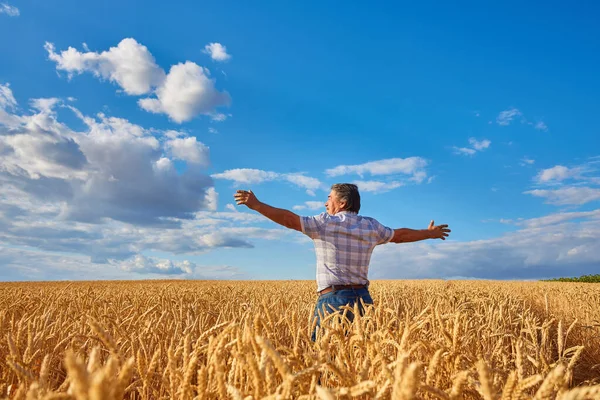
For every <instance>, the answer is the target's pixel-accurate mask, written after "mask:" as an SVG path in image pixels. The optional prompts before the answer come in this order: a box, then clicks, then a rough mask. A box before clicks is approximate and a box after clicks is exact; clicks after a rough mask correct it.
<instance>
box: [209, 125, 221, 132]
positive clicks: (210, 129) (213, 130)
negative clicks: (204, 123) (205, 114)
mask: <svg viewBox="0 0 600 400" xmlns="http://www.w3.org/2000/svg"><path fill="white" fill-rule="evenodd" d="M208 133H219V131H218V130H216V129H215V128H213V127H212V126H210V127H209V128H208Z"/></svg>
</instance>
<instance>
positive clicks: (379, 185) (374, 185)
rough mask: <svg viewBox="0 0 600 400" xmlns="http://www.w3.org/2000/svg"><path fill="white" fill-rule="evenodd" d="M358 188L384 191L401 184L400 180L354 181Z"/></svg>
mask: <svg viewBox="0 0 600 400" xmlns="http://www.w3.org/2000/svg"><path fill="white" fill-rule="evenodd" d="M354 184H356V185H357V186H358V189H359V190H360V191H363V192H372V193H384V192H388V191H390V190H393V189H396V188H399V187H400V186H403V183H402V182H398V181H393V182H381V181H354Z"/></svg>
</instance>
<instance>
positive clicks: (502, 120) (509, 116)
mask: <svg viewBox="0 0 600 400" xmlns="http://www.w3.org/2000/svg"><path fill="white" fill-rule="evenodd" d="M520 115H523V114H522V113H521V111H519V110H517V109H516V108H514V107H513V108H510V109H508V110H505V111H502V112H500V114H498V116H497V117H496V123H497V124H498V125H502V126H506V125H510V123H511V122H512V120H513V119H514V118H515V117H518V116H520Z"/></svg>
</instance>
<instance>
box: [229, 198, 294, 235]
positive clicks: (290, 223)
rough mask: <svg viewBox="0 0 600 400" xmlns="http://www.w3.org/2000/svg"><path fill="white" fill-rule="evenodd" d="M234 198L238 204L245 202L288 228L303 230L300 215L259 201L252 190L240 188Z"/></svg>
mask: <svg viewBox="0 0 600 400" xmlns="http://www.w3.org/2000/svg"><path fill="white" fill-rule="evenodd" d="M234 198H235V200H236V202H237V204H238V205H239V204H245V205H246V206H247V207H248V208H249V209H251V210H254V211H257V212H259V213H261V214H262V215H264V216H265V217H267V218H269V219H270V220H271V221H273V222H276V223H278V224H279V225H283V226H285V227H286V228H289V229H294V230H296V231H301V230H302V226H301V225H300V217H299V216H298V215H297V214H295V213H293V212H291V211H289V210H284V209H283V208H276V207H272V206H270V205H268V204H265V203H263V202H261V201H259V200H258V199H257V198H256V196H255V195H254V193H253V192H252V190H238V191H237V192H236V193H235V194H234Z"/></svg>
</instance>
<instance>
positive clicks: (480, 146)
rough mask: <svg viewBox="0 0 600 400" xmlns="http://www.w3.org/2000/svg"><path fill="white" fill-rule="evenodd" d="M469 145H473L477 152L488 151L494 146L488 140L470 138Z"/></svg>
mask: <svg viewBox="0 0 600 400" xmlns="http://www.w3.org/2000/svg"><path fill="white" fill-rule="evenodd" d="M469 143H470V144H471V146H473V148H474V149H475V150H478V151H481V150H484V149H487V148H488V147H490V144H492V142H491V141H489V140H487V139H483V140H477V139H475V138H470V139H469Z"/></svg>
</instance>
